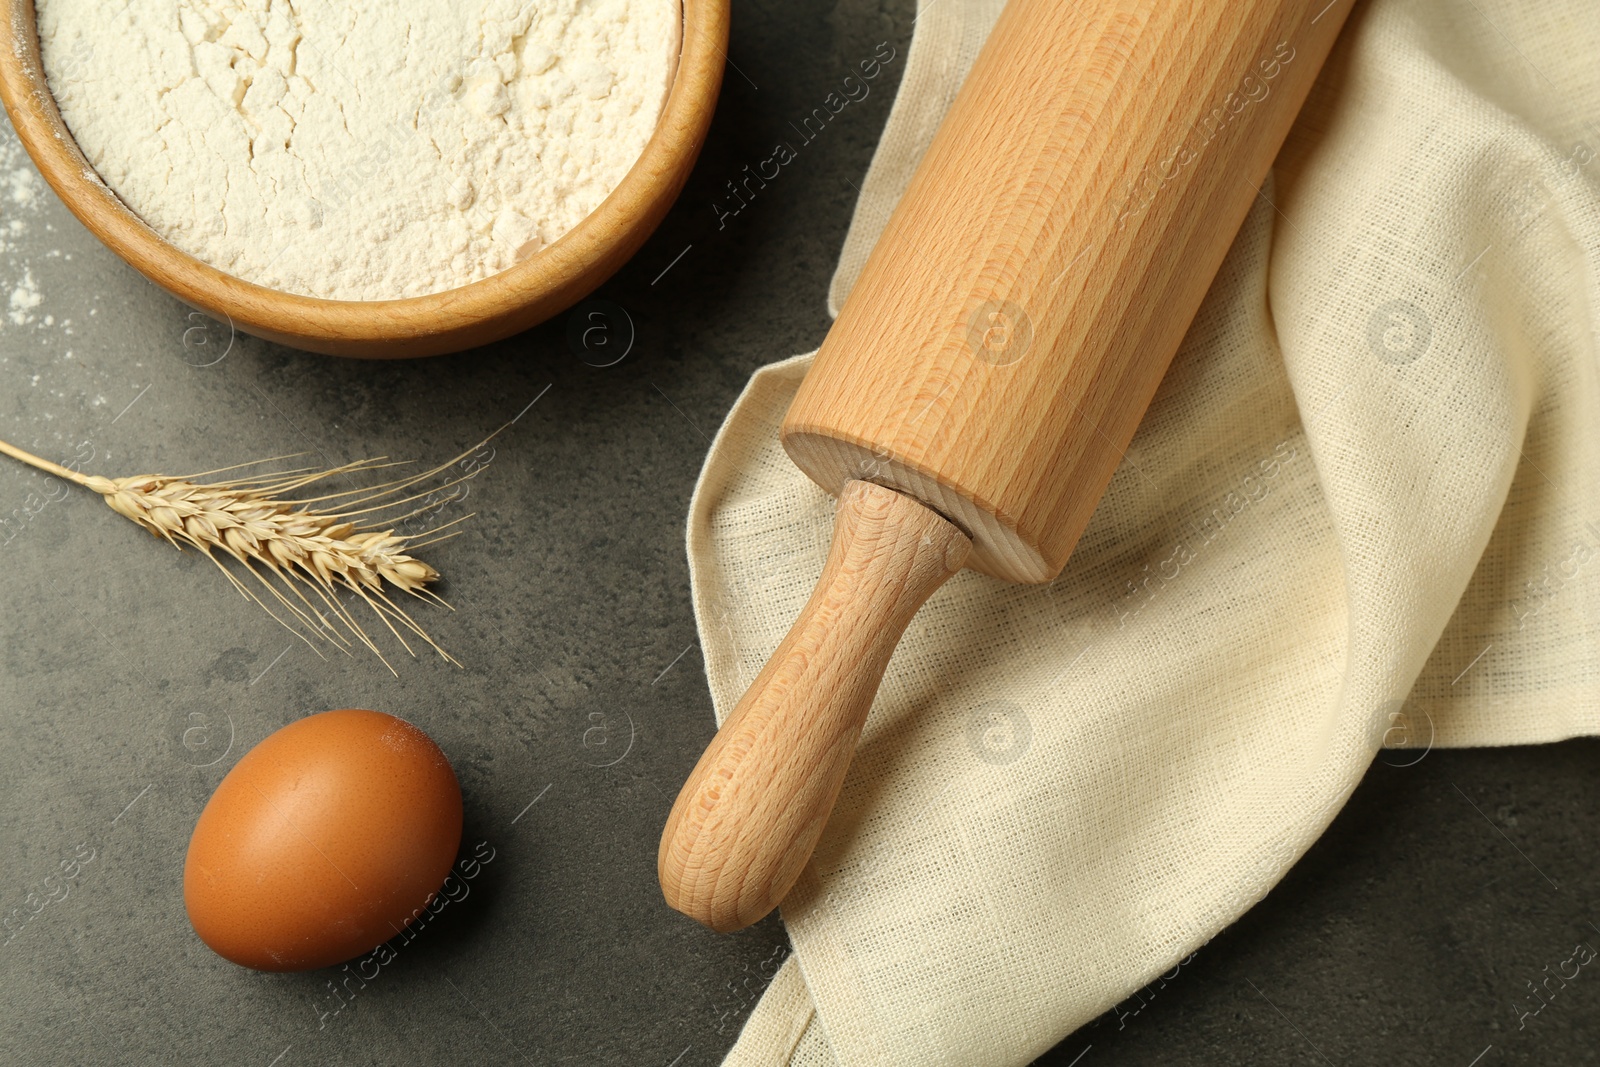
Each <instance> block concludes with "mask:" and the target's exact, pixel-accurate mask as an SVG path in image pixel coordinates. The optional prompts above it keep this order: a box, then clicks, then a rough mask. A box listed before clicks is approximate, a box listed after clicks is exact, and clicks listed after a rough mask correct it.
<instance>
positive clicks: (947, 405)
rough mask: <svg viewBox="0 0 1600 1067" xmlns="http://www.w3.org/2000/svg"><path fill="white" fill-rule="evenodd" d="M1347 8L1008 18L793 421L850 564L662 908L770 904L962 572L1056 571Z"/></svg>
mask: <svg viewBox="0 0 1600 1067" xmlns="http://www.w3.org/2000/svg"><path fill="white" fill-rule="evenodd" d="M1349 2H1350V0H1336V2H1335V3H1332V4H1329V3H1328V0H1307V2H1301V0H1203V2H1196V3H1189V4H1172V3H1167V2H1165V0H1086V2H1083V3H1076V4H1064V3H1061V2H1060V0H1011V2H1010V4H1009V5H1008V6H1007V7H1006V9H1005V11H1004V12H1003V13H1002V14H1001V16H1000V19H999V21H998V22H997V23H996V25H995V28H994V30H993V32H992V33H991V35H990V37H989V40H988V42H987V43H986V44H985V46H984V48H983V51H982V53H981V54H980V55H979V57H978V59H977V61H976V63H975V64H974V66H973V68H972V71H971V73H970V74H969V75H968V77H967V80H966V82H965V84H964V85H963V86H962V89H961V92H960V94H959V95H958V97H957V98H956V100H955V102H954V103H953V104H952V106H951V108H950V112H949V114H948V116H947V117H946V119H945V121H944V124H943V125H942V126H941V127H940V129H939V131H938V133H937V135H936V136H935V138H934V140H933V143H932V144H931V145H930V147H929V149H928V151H927V154H926V155H925V156H924V158H923V161H922V163H921V165H920V166H919V168H918V170H917V172H916V174H915V176H914V177H913V178H912V180H911V183H910V185H909V187H908V188H907V190H906V193H905V195H904V197H903V198H902V199H901V201H900V204H899V206H898V207H897V208H896V210H895V212H894V215H893V216H892V217H891V219H890V220H889V223H888V225H887V226H886V228H885V229H884V232H883V235H882V237H881V238H880V239H879V241H878V243H877V246H876V247H875V248H874V250H873V252H872V255H871V257H870V258H869V259H868V261H867V263H866V265H865V267H864V268H863V270H862V272H861V277H860V280H859V281H858V282H857V283H856V285H855V288H854V290H853V291H852V292H851V294H850V298H849V300H848V302H847V303H846V304H845V306H844V308H843V310H842V311H841V312H840V314H839V318H838V321H837V322H835V324H834V326H833V329H832V330H831V331H830V332H829V334H828V336H827V339H826V340H825V341H824V343H823V345H822V348H821V350H820V351H819V352H818V354H817V358H816V362H815V363H814V364H813V365H812V367H811V369H810V371H809V372H808V373H807V375H806V379H805V381H804V382H803V383H802V385H801V387H800V390H799V392H798V394H797V395H796V397H795V399H794V402H793V404H792V406H791V407H790V409H789V412H788V415H787V417H786V418H785V420H784V424H783V431H782V433H783V444H784V447H785V449H786V450H787V451H788V453H789V455H790V457H791V458H792V459H793V460H794V461H795V463H796V464H797V465H798V466H799V467H800V468H801V469H802V470H803V471H805V472H806V474H808V475H809V476H810V477H811V478H812V479H813V480H814V481H816V482H817V483H818V484H819V485H821V486H822V487H823V488H825V489H827V490H828V491H830V492H833V493H836V494H840V518H839V521H838V525H837V526H836V528H835V544H834V549H833V552H832V553H831V554H830V557H829V560H828V564H827V567H826V568H825V570H824V574H823V578H822V581H821V582H820V583H819V585H818V590H817V593H816V594H815V595H814V596H813V598H812V601H811V603H810V604H808V605H807V607H806V609H805V611H804V612H803V613H802V615H801V617H800V619H799V620H798V621H797V622H796V624H795V628H794V629H793V630H792V631H791V632H790V634H789V636H788V637H787V638H786V639H785V641H784V643H783V645H781V646H780V647H779V649H778V651H777V652H776V653H774V656H773V659H772V661H771V662H769V664H768V665H767V669H766V670H764V671H763V672H762V674H761V675H760V676H759V677H758V678H757V679H756V681H755V683H754V684H753V685H752V686H751V688H750V691H749V692H747V693H746V694H745V696H744V698H743V700H741V701H740V703H739V705H738V706H737V707H736V708H735V709H734V710H733V712H732V713H731V714H730V715H729V717H728V720H727V721H726V722H725V723H724V724H723V726H722V729H721V730H720V731H719V733H718V735H717V737H716V739H715V740H714V741H713V743H712V745H711V747H709V748H708V749H707V750H706V753H705V755H704V756H703V757H702V758H701V760H700V763H699V764H698V765H697V766H696V767H695V769H694V771H693V773H692V774H691V775H690V777H689V780H688V782H687V783H686V784H685V786H684V788H683V791H682V792H681V793H680V795H679V797H678V800H677V803H676V804H675V805H674V806H673V809H672V813H671V815H670V816H669V818H668V822H667V827H666V831H665V833H664V834H663V837H662V842H661V850H660V853H659V856H658V871H659V874H660V877H661V884H662V889H663V891H664V893H665V894H666V897H667V901H668V902H669V903H670V904H671V905H672V906H673V907H675V908H678V909H679V910H680V911H683V912H685V913H686V914H688V915H691V916H693V917H694V918H696V919H699V920H700V921H702V922H704V923H706V924H707V925H710V926H712V927H713V928H716V929H736V928H738V927H740V926H743V925H746V924H748V923H750V922H753V921H755V920H756V919H758V918H760V917H761V916H763V915H765V914H767V913H768V912H769V911H771V909H772V908H773V907H775V906H776V905H777V903H778V902H779V901H780V900H781V899H782V898H783V895H784V894H785V893H786V892H787V891H788V889H789V888H790V886H791V885H792V884H793V882H794V880H795V879H796V878H797V877H798V876H799V873H800V870H801V868H802V867H803V865H804V863H805V860H806V859H807V858H808V857H809V856H810V853H811V850H812V848H813V847H814V846H815V843H816V840H817V838H818V836H819V835H820V833H821V829H822V825H823V824H824V823H825V822H826V819H827V815H828V812H829V811H830V810H831V808H832V805H833V803H834V801H835V800H836V798H837V795H838V792H839V789H840V787H841V785H842V783H843V780H844V775H845V771H846V769H847V768H848V764H849V760H850V757H851V754H852V751H853V748H854V743H855V739H856V737H857V736H858V735H859V733H860V730H861V727H862V724H864V722H865V720H866V716H867V711H868V709H869V707H870V705H871V702H872V698H873V696H874V694H875V693H876V691H877V687H878V683H879V681H880V680H881V677H882V672H883V670H884V667H885V666H886V665H887V662H888V654H889V652H890V651H892V649H893V647H894V644H895V642H897V641H898V640H899V637H900V634H901V632H902V631H903V630H904V628H905V626H906V624H907V623H909V621H910V618H911V613H913V612H914V611H915V610H916V606H918V605H920V604H921V603H922V601H923V600H924V599H926V597H927V596H928V595H929V594H931V593H932V591H933V590H934V589H935V588H937V586H938V584H939V583H940V582H942V581H943V580H944V578H945V577H948V574H949V573H953V572H954V570H956V569H959V567H960V565H961V563H960V562H959V561H960V560H963V559H964V560H965V565H966V566H970V567H972V568H974V569H976V570H980V571H982V572H984V573H987V574H990V575H993V576H995V577H999V578H1004V579H1007V580H1011V581H1018V582H1045V581H1049V580H1051V579H1053V578H1054V577H1055V576H1056V575H1057V574H1059V573H1060V571H1061V568H1062V567H1063V566H1065V564H1066V561H1067V558H1068V556H1069V555H1070V554H1071V552H1072V549H1073V547H1074V545H1076V543H1077V540H1078V538H1079V536H1080V535H1081V534H1082V532H1083V530H1084V527H1085V526H1086V525H1087V524H1088V521H1089V517H1090V515H1091V514H1092V512H1093V511H1094V508H1095V506H1096V504H1097V503H1098V502H1099V499H1100V496H1101V494H1102V493H1103V492H1104V491H1105V488H1106V485H1107V484H1108V483H1109V481H1110V479H1111V475H1112V473H1113V472H1114V470H1115V469H1116V466H1117V464H1118V462H1119V461H1120V459H1121V456H1122V454H1123V452H1124V450H1125V449H1126V448H1127V446H1128V443H1129V442H1130V441H1131V439H1132V437H1133V433H1134V431H1135V429H1136V428H1137V427H1138V424H1139V420H1140V419H1141V418H1142V417H1143V414H1144V411H1145V409H1146V408H1147V407H1148V406H1149V403H1150V400H1151V398H1152V396H1153V395H1154V393H1155V390H1156V387H1157V386H1158V385H1159V384H1160V381H1161V378H1162V376H1163V375H1164V374H1165V372H1166V369H1167V366H1168V364H1169V363H1170V362H1171V359H1172V356H1173V354H1174V353H1175V352H1176V351H1177V348H1178V345H1179V343H1180V342H1181V341H1182V339H1183V335H1184V332H1185V331H1186V330H1187V329H1188V326H1189V323H1190V321H1191V320H1192V319H1193V317H1194V314H1195V312H1196V311H1197V310H1198V308H1199V306H1200V301H1201V299H1202V298H1203V297H1204V295H1205V292H1206V290H1207V288H1209V286H1210V284H1211V280H1212V278H1213V277H1214V276H1215V274H1216V272H1217V269H1218V267H1219V266H1220V265H1221V263H1222V258H1223V256H1224V255H1225V254H1226V252H1227V250H1228V248H1229V246H1230V245H1231V243H1232V241H1233V238H1234V236H1235V234H1236V233H1237V232H1238V229H1239V226H1240V224H1241V223H1242V222H1243V220H1244V217H1245V214H1246V213H1247V212H1248V211H1249V209H1250V206H1251V204H1252V202H1253V201H1254V200H1255V199H1256V198H1257V196H1258V195H1260V192H1259V191H1260V187H1261V183H1262V182H1263V181H1264V179H1265V177H1266V174H1267V170H1268V168H1269V167H1270V166H1271V163H1272V159H1273V157H1274V156H1275V155H1276V154H1277V151H1278V148H1279V146H1280V145H1281V144H1282V142H1283V139H1284V137H1285V135H1286V134H1287V132H1288V130H1289V126H1290V125H1291V123H1292V122H1293V121H1294V118H1295V115H1296V114H1297V113H1298V111H1299V109H1300V106H1301V104H1302V103H1303V101H1304V99H1305V96H1306V93H1307V92H1308V91H1309V89H1310V87H1311V83H1312V81H1313V79H1314V78H1315V76H1316V73H1317V71H1318V69H1319V68H1320V67H1321V65H1322V62H1323V60H1324V59H1325V58H1326V56H1327V54H1328V52H1329V50H1330V49H1331V47H1332V45H1333V41H1334V38H1335V37H1336V36H1337V34H1338V31H1339V27H1340V25H1341V24H1342V22H1343V20H1344V17H1345V15H1346V14H1347V13H1348V8H1349ZM889 498H895V499H893V500H891V499H889ZM899 501H903V504H901V503H899ZM863 509H865V510H863ZM864 516H865V517H864ZM897 530H898V531H899V533H898V534H897V533H896V531H897ZM907 539H909V540H910V541H916V542H918V543H922V542H924V541H925V542H926V544H923V548H924V549H926V550H928V551H931V550H932V546H933V545H935V544H937V545H941V546H944V547H943V548H942V549H941V551H942V552H943V555H942V557H941V558H942V559H943V561H944V563H943V564H942V565H941V566H933V565H932V564H931V563H930V562H929V560H931V559H932V556H931V555H929V554H928V551H924V552H923V553H922V554H920V555H918V554H917V553H911V555H910V556H908V555H907V552H908V551H909V550H908V549H907V548H906V545H907V544H908V543H909V542H908V540H907ZM912 556H915V557H916V560H917V561H918V562H915V563H913V562H912V559H911V557H912ZM952 560H955V561H956V562H954V563H951V561H952ZM941 567H943V573H940V571H941ZM841 575H851V576H853V577H850V578H848V579H846V578H843V577H841ZM862 598H866V599H868V600H870V601H872V603H870V604H869V603H862V602H861V600H862ZM885 603H887V604H891V605H892V606H893V610H886V609H884V608H883V604H885ZM908 609H909V610H908ZM819 724H825V725H819ZM819 737H820V738H822V740H819Z"/></svg>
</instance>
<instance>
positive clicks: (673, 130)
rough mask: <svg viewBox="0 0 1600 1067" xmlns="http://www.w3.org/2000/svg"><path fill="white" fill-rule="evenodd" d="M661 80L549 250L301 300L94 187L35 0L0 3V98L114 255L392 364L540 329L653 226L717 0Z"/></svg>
mask: <svg viewBox="0 0 1600 1067" xmlns="http://www.w3.org/2000/svg"><path fill="white" fill-rule="evenodd" d="M678 8H679V13H680V17H681V19H682V29H681V37H680V47H679V54H678V58H677V65H676V68H675V70H674V72H673V78H672V84H671V87H670V89H669V90H668V93H667V98H666V101H665V103H664V104H663V106H662V111H661V117H660V119H659V120H658V121H657V123H656V128H655V131H654V132H653V133H652V134H651V136H650V139H649V141H647V142H646V144H645V147H644V150H643V151H642V152H641V153H640V155H639V158H638V159H637V160H635V161H634V164H633V166H632V167H630V168H629V170H628V172H627V174H626V175H624V177H623V179H622V181H621V182H620V183H619V184H618V185H617V187H616V188H615V189H613V190H612V191H611V193H610V194H609V195H608V196H607V197H606V198H605V199H604V200H603V201H602V202H601V203H600V205H599V206H598V207H596V208H595V209H594V210H593V211H592V212H590V213H589V214H588V215H587V216H586V217H585V218H584V219H582V220H581V221H580V222H579V223H578V224H577V225H576V226H574V227H573V228H572V229H571V230H569V231H567V233H565V234H563V235H562V236H561V237H560V238H559V239H557V240H556V241H555V242H553V243H551V244H549V245H547V246H545V247H544V248H542V249H540V250H539V251H538V252H536V253H534V254H533V255H532V256H529V257H528V258H527V259H525V260H523V261H522V262H520V263H517V264H515V265H514V266H512V267H509V268H507V269H506V270H503V271H501V272H499V273H498V274H493V275H490V276H489V277H487V278H483V279H480V280H478V281H475V282H469V283H468V284H466V285H463V286H457V287H455V288H452V289H445V290H441V291H440V292H437V293H430V294H427V295H425V296H414V297H403V298H398V299H392V300H330V299H325V298H321V297H312V296H303V295H300V294H297V293H290V292H286V291H283V290H279V289H272V288H269V287H267V286H263V285H258V284H256V283H254V282H249V281H245V280H244V279H242V278H238V277H236V276H234V275H231V274H228V273H226V272H224V271H222V270H219V269H218V268H216V267H213V266H211V265H210V264H207V263H205V262H203V261H202V260H199V259H197V258H195V257H194V256H192V255H190V254H188V253H187V252H184V251H182V250H181V249H179V248H178V247H177V246H176V245H173V244H172V243H170V242H169V241H167V240H166V239H165V238H164V237H162V236H161V235H160V234H158V233H157V232H156V231H155V230H154V229H152V228H151V227H150V226H149V225H148V224H146V223H145V222H144V220H142V219H141V218H139V216H138V215H137V214H135V213H134V212H133V211H132V210H131V209H130V208H129V207H128V206H127V205H126V204H124V203H123V202H122V200H121V199H120V198H119V197H118V196H117V195H116V193H115V192H113V191H112V190H111V188H110V187H109V186H108V185H107V184H106V183H105V182H104V181H103V180H102V179H101V178H100V176H99V174H98V173H96V171H95V169H94V167H93V165H92V164H90V163H89V161H88V160H87V158H86V157H85V156H84V155H83V152H82V150H81V149H80V148H79V147H78V145H77V142H76V140H75V139H74V138H73V136H72V133H71V131H70V130H69V129H68V128H67V125H66V123H65V121H64V120H63V119H62V118H61V114H60V111H59V110H58V109H57V107H56V103H55V98H54V96H53V95H52V94H51V92H50V89H49V86H48V84H47V82H46V79H45V76H44V71H43V62H42V59H41V57H40V42H39V35H38V28H37V23H36V20H35V14H34V6H33V0H0V100H3V101H4V104H5V108H6V111H7V112H8V113H9V115H10V118H11V122H12V125H13V127H14V128H15V129H16V131H17V136H18V139H19V140H20V141H21V143H22V145H23V147H24V149H26V151H27V152H28V155H29V156H30V157H32V159H33V161H34V164H35V166H37V167H38V168H39V172H40V174H41V175H42V176H43V177H44V179H45V181H46V182H47V183H48V184H49V185H50V187H51V188H52V189H54V190H55V192H56V194H57V196H59V197H60V198H61V200H62V202H63V203H64V204H65V205H66V206H67V209H68V210H69V211H71V212H72V213H73V214H74V215H75V216H77V218H78V220H79V221H80V222H82V223H83V224H84V226H85V227H87V228H88V229H89V231H90V232H91V233H93V234H94V235H95V236H96V237H97V238H99V239H100V241H101V242H103V243H104V244H105V245H106V246H107V247H109V248H110V249H111V250H112V251H113V252H115V253H117V255H118V256H120V257H121V258H122V259H123V260H125V261H126V262H127V263H129V265H131V266H132V267H134V269H136V270H138V271H139V272H140V273H141V274H143V275H144V276H145V277H146V278H148V279H149V280H150V281H152V282H154V283H155V284H157V285H159V286H160V287H161V288H163V289H165V290H166V291H167V292H168V293H170V294H172V295H173V296H174V297H176V298H177V299H178V300H180V301H182V302H183V303H185V304H188V305H190V306H191V307H194V308H198V309H199V310H201V311H204V312H206V313H207V314H210V315H212V316H213V317H215V318H218V319H226V320H227V321H228V323H229V324H230V326H236V327H237V328H239V329H241V330H244V331H245V332H247V333H252V334H255V335H257V336H261V337H266V338H268V339H269V340H275V341H282V342H284V343H288V344H291V345H294V346H296V347H299V348H305V349H310V350H312V351H321V352H327V353H330V354H339V355H354V356H367V357H377V358H384V357H396V356H420V355H432V354H438V353H440V352H448V351H456V350H459V349H461V348H465V347H470V346H472V345H477V344H484V343H488V342H489V341H493V340H497V339H499V338H501V337H505V336H509V335H510V334H512V333H516V332H519V331H521V330H523V329H527V328H528V327H530V326H533V325H535V324H537V323H538V322H542V321H544V320H545V319H547V318H549V317H550V316H551V315H554V314H556V313H557V312H559V311H561V310H563V309H565V308H566V307H568V306H570V305H571V304H573V303H575V302H576V301H577V300H579V299H581V298H582V297H583V296H584V295H586V294H587V293H589V292H590V291H592V290H593V289H594V288H595V287H597V286H598V285H599V284H600V283H601V282H603V281H604V280H605V279H606V278H607V277H609V276H610V275H611V274H612V273H613V272H614V271H615V270H616V269H617V268H618V267H620V266H621V265H622V264H623V263H624V262H625V261H626V260H627V259H628V258H629V257H631V256H632V255H633V253H634V252H635V251H637V250H638V248H639V247H640V246H641V245H643V243H644V241H645V239H646V238H648V237H649V235H650V233H651V232H653V231H654V229H655V227H656V225H657V224H658V223H659V222H660V220H661V218H662V217H663V216H665V214H666V212H667V209H668V208H670V207H671V205H672V203H673V201H674V200H676V198H677V195H678V193H679V191H680V190H681V189H682V187H683V184H684V182H685V181H686V180H687V178H688V174H689V171H690V170H691V169H692V168H693V166H694V162H695V160H696V158H697V157H698V154H699V150H700V146H701V144H702V143H703V142H704V140H705V134H706V131H707V129H708V128H709V126H710V122H711V114H712V112H713V110H714V108H715V104H716V99H717V94H718V91H719V89H720V85H721V80H722V71H723V66H724V65H725V63H726V49H727V37H728V21H729V0H678Z"/></svg>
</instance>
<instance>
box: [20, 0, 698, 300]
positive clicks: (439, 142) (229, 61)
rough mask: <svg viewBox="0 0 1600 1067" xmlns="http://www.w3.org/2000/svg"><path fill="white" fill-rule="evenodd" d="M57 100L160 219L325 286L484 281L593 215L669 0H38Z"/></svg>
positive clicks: (255, 277)
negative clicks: (125, 0) (115, 1)
mask: <svg viewBox="0 0 1600 1067" xmlns="http://www.w3.org/2000/svg"><path fill="white" fill-rule="evenodd" d="M35 8H36V10H37V15H38V24H39V40H40V45H41V49H42V55H43V59H44V68H45V75H46V77H47V79H48V81H49V86H50V91H51V94H52V95H53V96H54V97H55V99H56V102H57V104H58V105H59V107H60V109H61V115H62V118H63V119H65V120H66V124H67V126H68V127H69V128H70V129H71V131H72V134H73V137H74V139H75V140H76V141H77V143H78V145H79V147H80V148H82V150H83V153H84V155H85V156H86V157H87V158H88V160H89V162H90V163H91V164H93V166H94V168H95V170H96V171H97V172H98V173H99V175H100V177H101V178H102V179H103V180H104V181H105V183H106V184H107V185H108V186H110V187H111V189H113V190H114V191H115V192H116V193H117V195H118V196H119V197H120V198H121V199H122V200H123V202H124V203H126V204H127V205H128V206H129V207H130V208H131V209H132V210H133V211H134V212H135V213H136V214H138V215H139V216H140V217H141V218H142V219H144V220H145V222H146V223H148V224H149V225H150V226H151V228H153V229H154V230H155V231H156V232H157V233H159V234H161V235H162V236H163V237H164V238H166V239H167V240H168V241H170V242H172V243H173V244H174V245H176V246H177V247H179V248H181V249H183V250H184V251H185V252H188V253H189V254H190V255H192V256H194V257H195V258H197V259H200V260H203V261H204V262H206V263H209V264H211V265H212V266H215V267H217V268H219V269H221V270H224V271H226V272H228V273H229V274H233V275H236V276H238V277H240V278H243V279H245V280H247V281H251V282H255V283H257V284H258V285H265V286H269V287H271V288H274V289H282V290H286V291H288V292H294V293H301V294H305V295H308V296H319V297H327V298H331V299H338V300H386V299H394V298H399V297H409V296H421V295H423V294H426V293H432V292H437V291H440V290H443V289H450V288H454V287H456V286H460V285H464V284H466V283H468V282H472V281H476V280H478V279H481V278H486V277H488V276H489V275H492V274H495V273H498V272H499V271H502V270H504V269H506V268H507V267H510V266H512V265H513V264H514V263H516V262H517V261H518V260H519V259H522V258H525V257H526V256H528V255H530V254H532V253H533V252H535V251H537V250H539V249H540V248H542V247H544V246H545V245H547V244H550V243H551V242H553V241H555V240H556V239H557V238H559V237H561V235H562V234H564V233H566V232H567V231H568V230H570V229H571V228H572V227H573V226H575V225H577V223H578V222H579V221H580V220H582V219H583V218H584V216H586V215H588V214H589V213H590V212H591V211H593V210H594V209H595V208H596V207H598V206H599V205H600V202H601V201H602V200H604V199H605V198H606V197H607V196H608V195H609V194H610V193H611V191H612V190H613V189H615V188H616V186H617V185H618V184H619V183H620V182H621V181H622V178H623V176H624V175H626V174H627V172H628V170H629V168H630V167H632V166H633V164H634V162H635V161H636V160H637V159H638V158H639V154H640V153H641V152H642V151H643V149H644V146H645V143H646V142H647V141H648V140H649V139H650V135H651V133H652V132H653V131H654V129H655V126H656V122H657V120H658V119H659V117H660V114H661V108H662V104H663V103H664V101H665V97H666V92H667V89H668V86H669V85H670V83H671V80H672V76H673V72H674V69H675V66H676V62H677V56H678V48H679V42H680V36H681V14H680V8H679V4H678V0H131V2H129V3H126V4H122V3H118V4H112V3H108V2H107V0H36V2H35Z"/></svg>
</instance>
